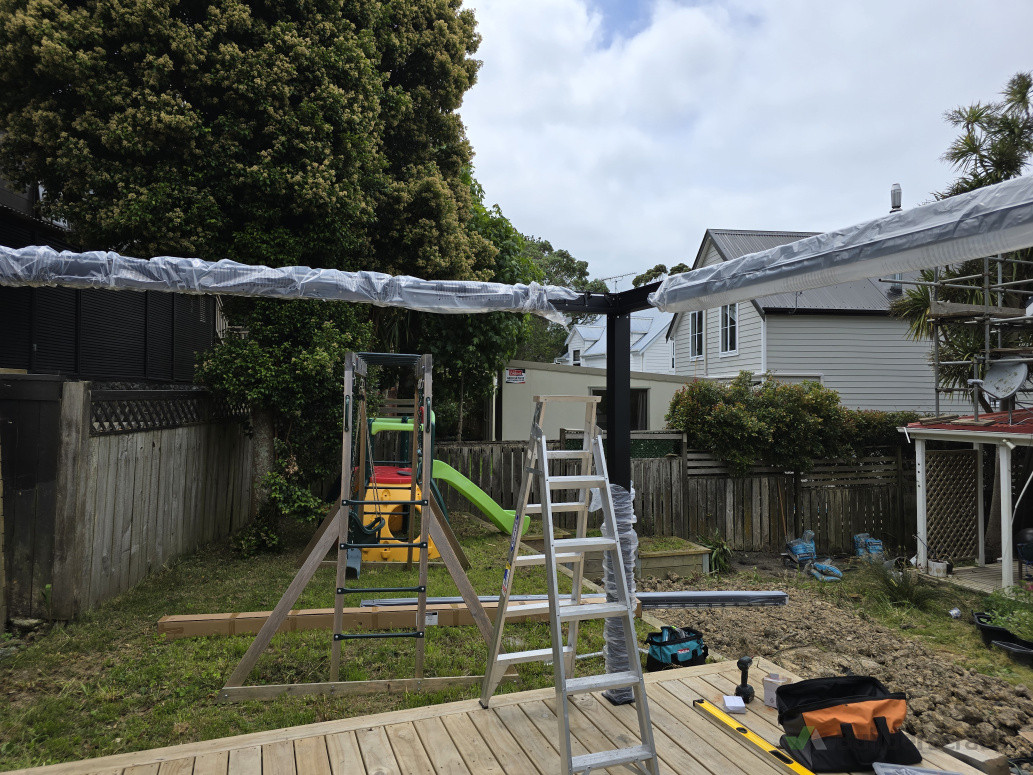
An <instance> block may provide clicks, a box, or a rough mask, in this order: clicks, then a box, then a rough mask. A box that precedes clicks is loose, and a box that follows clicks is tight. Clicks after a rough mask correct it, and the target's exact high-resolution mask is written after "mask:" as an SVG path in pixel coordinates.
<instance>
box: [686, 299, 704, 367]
mask: <svg viewBox="0 0 1033 775" xmlns="http://www.w3.org/2000/svg"><path fill="white" fill-rule="evenodd" d="M697 321H698V328H697ZM705 321H706V318H705V317H704V314H703V310H701V309H699V310H695V311H694V312H690V313H689V360H690V361H701V360H703V354H704V353H705V352H706V349H707V335H706V322H705ZM697 340H699V352H695V350H696V341H697Z"/></svg>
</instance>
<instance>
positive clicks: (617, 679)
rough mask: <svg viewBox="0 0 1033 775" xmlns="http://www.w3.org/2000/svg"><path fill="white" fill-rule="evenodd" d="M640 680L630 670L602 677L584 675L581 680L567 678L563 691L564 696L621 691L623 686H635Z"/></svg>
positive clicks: (605, 674) (604, 674)
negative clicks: (611, 690)
mask: <svg viewBox="0 0 1033 775" xmlns="http://www.w3.org/2000/svg"><path fill="white" fill-rule="evenodd" d="M641 680H642V679H641V677H640V676H639V675H638V674H637V673H633V672H632V671H630V670H622V671H621V672H619V673H603V674H602V675H586V676H582V677H581V678H568V679H567V685H566V686H565V687H564V689H563V691H564V692H565V693H566V694H584V693H585V692H598V691H605V690H606V689H621V688H623V687H625V686H635V685H636V684H637V683H638V682H639V681H641Z"/></svg>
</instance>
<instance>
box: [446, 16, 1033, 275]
mask: <svg viewBox="0 0 1033 775" xmlns="http://www.w3.org/2000/svg"><path fill="white" fill-rule="evenodd" d="M464 4H465V5H466V6H467V7H471V8H473V9H474V11H475V13H476V15H477V19H478V25H479V31H480V33H481V35H482V37H483V41H482V43H481V47H480V50H479V51H478V53H477V58H478V59H481V60H482V61H483V66H482V68H481V71H480V76H479V81H478V83H477V85H476V86H474V88H473V89H472V90H471V91H470V92H469V93H468V94H467V97H466V101H465V102H464V105H463V108H462V111H461V112H462V116H463V119H464V121H465V123H466V126H467V131H468V134H469V137H470V141H471V142H472V144H473V147H474V151H475V153H476V156H475V159H474V163H475V165H476V175H477V178H478V179H479V180H480V182H481V183H482V184H483V186H484V188H485V193H486V198H487V200H488V202H489V203H498V204H499V206H500V207H501V208H502V211H503V212H504V213H505V214H506V216H507V217H509V219H510V220H511V221H512V222H513V224H514V225H515V226H516V228H517V229H519V230H520V231H522V232H523V233H525V234H533V235H536V236H540V237H545V238H546V239H548V240H550V241H551V242H552V243H553V245H554V246H555V247H563V248H566V249H568V250H570V251H571V253H573V254H574V255H575V256H577V257H578V258H580V259H583V260H587V261H588V262H589V265H590V268H591V271H592V274H593V275H594V276H597V277H608V276H612V275H619V274H622V273H625V272H634V273H637V272H640V271H642V270H644V269H647V268H649V267H652V266H653V265H655V264H657V263H664V264H667V265H668V266H670V265H673V264H676V263H678V262H680V261H691V259H692V258H693V257H694V256H695V254H696V250H697V249H698V247H699V243H700V240H701V239H702V237H703V232H704V230H705V229H706V228H707V227H717V228H743V229H779V230H790V231H825V230H828V229H834V228H838V227H842V226H847V225H850V224H853V223H858V222H860V221H863V220H866V219H868V218H872V217H876V216H878V215H881V214H883V213H885V212H886V211H887V210H888V209H889V188H890V185H891V184H893V183H900V184H901V186H902V187H903V190H904V205H905V207H908V206H914V205H917V204H921V203H923V202H926V201H928V200H929V199H930V193H931V192H932V191H935V190H938V189H940V188H943V187H944V186H945V185H946V184H947V183H949V181H950V180H951V179H952V177H953V175H952V172H951V170H950V168H949V167H948V166H947V165H946V164H944V163H943V162H942V161H940V156H941V154H942V153H943V151H944V149H945V148H946V147H947V145H948V143H949V142H950V140H951V138H952V137H953V136H954V132H953V130H952V129H951V128H950V127H948V126H947V125H946V124H945V123H944V122H943V112H944V110H946V109H948V108H950V107H953V106H956V105H961V104H968V103H971V102H975V101H977V100H984V101H985V100H989V99H993V98H994V97H995V96H996V95H997V93H998V92H999V91H1000V89H1001V88H1002V87H1003V86H1004V84H1005V82H1006V81H1007V79H1008V77H1009V76H1011V75H1012V74H1014V73H1015V72H1017V71H1020V70H1033V48H1031V45H1030V31H1031V30H1033V2H1029V0H978V1H977V0H970V1H968V2H962V1H960V0H923V1H921V2H919V1H918V0H906V1H905V0H887V1H883V0H864V2H845V1H837V2H829V1H828V0H777V2H775V1H774V0H771V1H770V2H759V0H758V1H754V2H750V1H748V0H727V1H718V0H715V1H714V2H708V1H707V0H702V1H700V2H676V1H675V0H641V1H639V0H465V3H464ZM630 279H631V278H630V277H628V278H624V279H623V280H620V281H616V282H611V283H610V286H611V288H613V289H616V290H624V289H627V288H628V287H630Z"/></svg>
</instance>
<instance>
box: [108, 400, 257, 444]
mask: <svg viewBox="0 0 1033 775" xmlns="http://www.w3.org/2000/svg"><path fill="white" fill-rule="evenodd" d="M245 417H247V407H244V406H234V405H232V404H230V403H229V402H227V401H225V400H224V399H222V398H217V397H216V396H213V395H212V394H211V393H209V392H208V391H207V390H95V391H93V393H92V394H91V399H90V420H91V423H90V435H91V436H104V435H107V434H111V433H135V432H138V431H152V430H159V429H164V428H179V427H181V426H184V425H197V424H200V423H211V422H232V421H235V420H242V419H244V418H245Z"/></svg>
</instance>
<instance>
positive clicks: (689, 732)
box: [600, 687, 752, 775]
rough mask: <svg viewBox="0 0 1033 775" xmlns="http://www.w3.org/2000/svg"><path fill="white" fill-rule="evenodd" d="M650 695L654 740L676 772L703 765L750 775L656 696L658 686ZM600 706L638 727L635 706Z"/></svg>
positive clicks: (717, 773) (716, 774)
mask: <svg viewBox="0 0 1033 775" xmlns="http://www.w3.org/2000/svg"><path fill="white" fill-rule="evenodd" d="M651 689H652V690H651V691H649V692H648V694H649V700H650V701H649V716H650V720H651V721H652V723H653V741H654V742H655V743H656V747H657V753H659V754H660V756H661V758H662V759H663V760H664V761H665V762H667V763H668V765H669V766H670V768H671V770H672V771H674V772H695V771H696V770H697V769H698V768H700V767H702V768H704V769H705V770H706V771H707V772H709V773H712V775H726V773H727V774H728V775H747V773H751V772H752V771H748V770H743V769H742V768H740V767H739V766H737V765H736V764H734V763H733V762H732V761H731V760H730V759H729V758H728V757H726V756H724V755H723V753H722V751H721V750H720V749H719V748H717V747H715V746H713V745H711V744H710V743H708V742H707V741H706V740H704V739H703V738H702V737H701V736H700V735H698V734H697V733H696V731H695V730H694V729H693V728H692V727H690V726H689V725H688V724H685V723H683V722H682V720H681V719H680V718H677V717H676V716H674V715H673V714H672V713H670V712H669V711H668V710H667V709H666V708H665V707H664V706H663V705H662V704H661V703H660V702H658V701H657V699H655V697H654V695H655V694H659V692H658V691H656V687H651ZM600 705H601V706H602V707H603V708H605V709H606V711H607V712H608V713H611V714H612V715H613V716H614V718H616V719H617V720H619V721H620V722H621V723H623V724H624V726H625V727H627V728H628V729H631V730H632V731H637V730H638V713H637V712H636V711H635V708H634V707H633V706H631V705H617V706H614V705H610V703H609V702H600Z"/></svg>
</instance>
